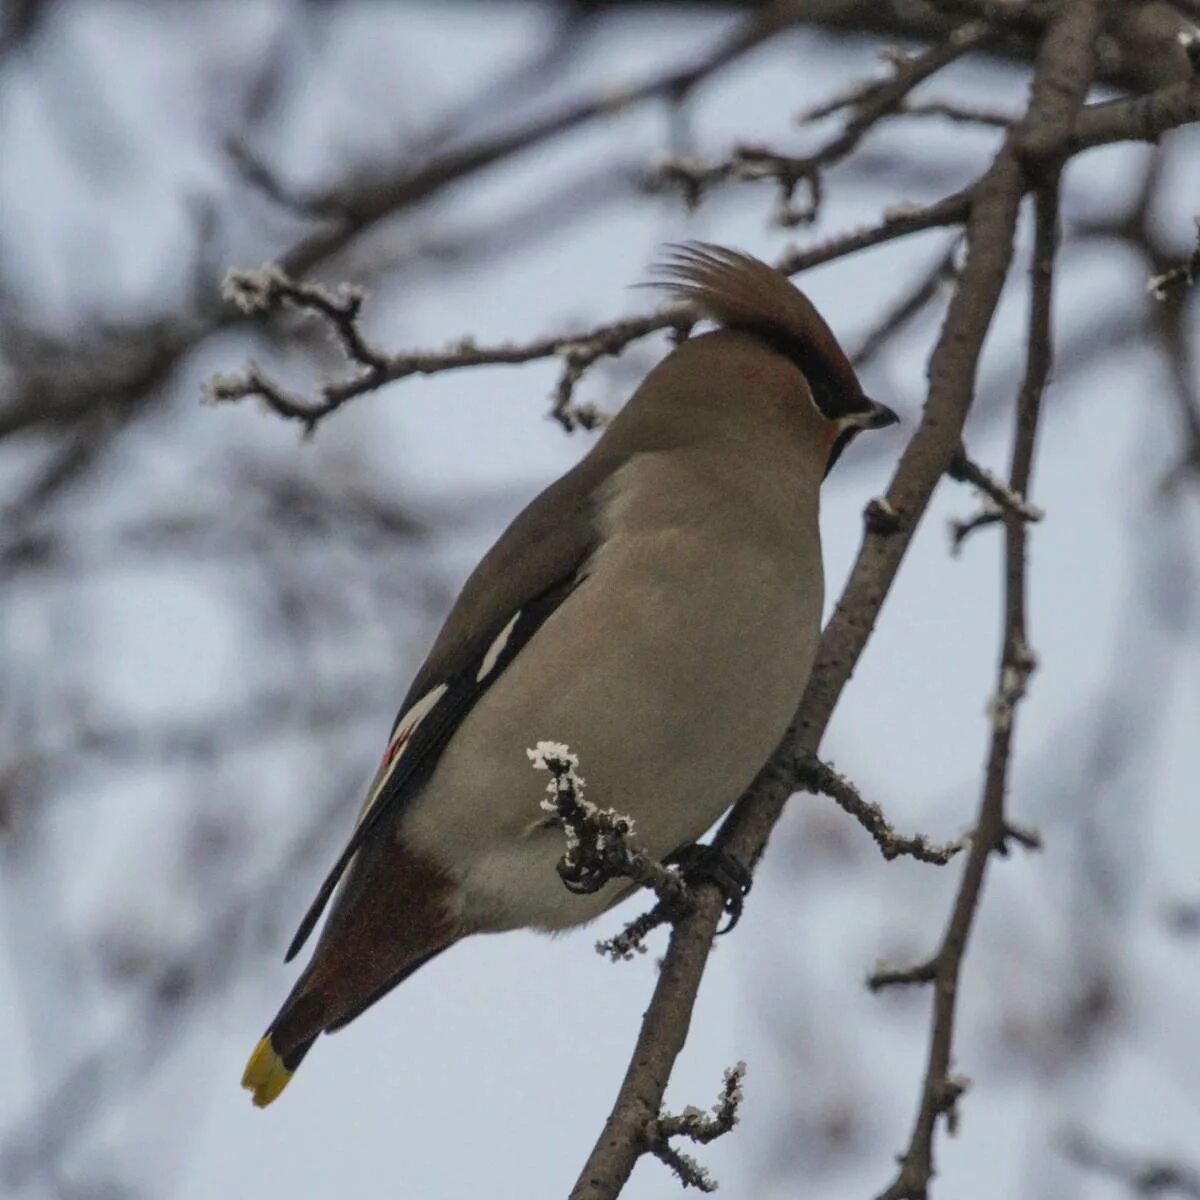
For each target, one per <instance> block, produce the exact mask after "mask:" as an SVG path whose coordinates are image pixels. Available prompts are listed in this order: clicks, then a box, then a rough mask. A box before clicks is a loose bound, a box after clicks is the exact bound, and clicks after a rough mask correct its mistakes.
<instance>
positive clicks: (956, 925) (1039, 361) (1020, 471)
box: [869, 0, 1098, 1200]
mask: <svg viewBox="0 0 1200 1200" xmlns="http://www.w3.org/2000/svg"><path fill="white" fill-rule="evenodd" d="M1097 9H1098V5H1097V4H1094V3H1090V2H1089V0H1080V2H1079V3H1077V4H1075V5H1074V6H1072V7H1070V8H1069V9H1067V10H1064V15H1063V16H1062V17H1061V18H1060V19H1059V22H1058V23H1057V24H1056V26H1054V27H1052V31H1051V33H1050V34H1048V35H1047V39H1046V43H1045V45H1044V47H1043V53H1044V54H1046V55H1049V54H1050V53H1051V49H1052V48H1054V49H1057V50H1058V53H1059V54H1060V55H1065V54H1067V53H1068V52H1069V51H1070V50H1071V49H1074V51H1075V54H1076V56H1077V57H1076V62H1075V64H1073V65H1074V72H1073V73H1074V75H1075V79H1074V81H1073V82H1074V86H1073V87H1072V86H1071V84H1070V83H1069V82H1067V80H1070V78H1071V76H1070V74H1067V75H1066V80H1062V81H1061V82H1062V84H1063V87H1064V90H1063V91H1062V92H1060V93H1059V94H1058V97H1057V99H1058V100H1059V101H1060V102H1061V98H1062V96H1063V95H1066V96H1067V97H1069V96H1070V95H1071V94H1072V93H1073V94H1074V95H1075V96H1076V97H1077V102H1078V100H1080V99H1082V96H1083V94H1084V93H1085V92H1086V88H1087V73H1086V64H1087V62H1088V56H1090V53H1091V44H1092V38H1094V36H1095V26H1096V23H1097V20H1098V11H1097ZM1055 33H1057V34H1058V37H1055ZM1059 39H1061V41H1062V42H1063V43H1065V44H1064V45H1062V46H1061V47H1060V46H1059V45H1058V42H1059ZM1050 61H1051V62H1053V61H1054V60H1050ZM1080 64H1082V65H1083V67H1084V70H1082V71H1080V70H1079V65H1080ZM1067 66H1068V68H1070V66H1071V64H1067ZM1049 74H1050V72H1049V71H1048V72H1047V75H1049ZM1035 102H1036V92H1035ZM1031 124H1032V122H1031ZM1058 237H1059V233H1058V180H1057V177H1055V178H1054V180H1053V181H1052V182H1050V183H1047V184H1045V185H1043V188H1042V189H1041V190H1040V191H1039V192H1038V196H1037V233H1036V237H1035V244H1034V250H1033V262H1032V264H1031V270H1030V276H1031V291H1032V302H1031V305H1030V318H1029V335H1028V360H1027V363H1026V374H1025V380H1024V383H1023V384H1022V387H1021V394H1020V397H1019V398H1018V401H1017V417H1016V438H1015V441H1014V446H1013V459H1012V467H1011V470H1010V472H1009V485H1008V491H1009V492H1010V493H1012V494H1013V495H1015V496H1022V497H1023V496H1024V495H1025V494H1026V493H1027V492H1028V490H1029V481H1030V476H1031V474H1032V470H1033V450H1034V441H1035V438H1036V436H1037V428H1038V417H1039V414H1040V409H1041V400H1042V394H1043V392H1044V391H1045V387H1046V380H1047V379H1048V378H1049V374H1050V364H1051V358H1052V353H1053V335H1052V331H1051V307H1052V287H1053V264H1054V256H1055V252H1056V250H1057V247H1058ZM1005 518H1006V520H1005V530H1006V534H1007V536H1006V540H1005V627H1004V646H1003V652H1002V655H1001V662H1000V672H999V681H998V684H997V688H996V694H995V696H994V698H993V700H992V703H991V718H992V742H991V748H990V750H989V753H988V762H987V768H986V772H985V776H984V788H983V798H982V800H981V801H980V806H979V820H978V822H977V823H976V827H975V832H974V835H973V837H972V840H971V851H970V854H969V855H968V856H967V863H966V867H965V869H964V871H963V877H962V881H961V883H960V885H959V890H958V895H957V896H956V898H955V901H954V907H953V910H952V912H951V916H950V921H949V923H948V925H947V927H946V931H945V934H944V936H943V938H942V943H941V946H940V947H939V949H938V952H937V954H935V955H934V957H933V959H932V960H931V961H930V962H929V963H925V964H922V966H921V967H919V968H916V969H914V971H910V972H907V973H906V972H877V973H876V974H875V975H873V976H872V977H871V979H870V981H869V985H870V986H871V987H872V989H873V990H878V989H879V988H880V987H883V986H887V985H888V984H896V983H908V982H924V981H929V982H933V983H934V984H935V985H936V986H935V989H934V1001H933V1033H932V1035H931V1037H930V1044H929V1058H928V1064H927V1067H926V1072H925V1082H924V1085H923V1087H922V1092H921V1102H920V1106H919V1108H918V1112H917V1119H916V1123H915V1124H914V1126H913V1131H912V1136H911V1138H910V1139H909V1143H908V1148H907V1149H906V1150H905V1152H904V1155H903V1156H902V1157H901V1159H900V1170H899V1172H898V1173H897V1175H896V1177H895V1179H894V1180H893V1181H892V1183H891V1184H890V1185H889V1186H888V1187H887V1188H886V1189H885V1190H884V1191H883V1192H882V1193H881V1195H880V1200H925V1198H926V1196H927V1194H928V1188H929V1182H930V1180H931V1179H932V1177H933V1174H934V1154H933V1140H934V1134H935V1131H936V1127H937V1122H938V1118H939V1117H942V1116H945V1117H946V1118H947V1121H948V1122H950V1123H951V1128H953V1120H954V1105H955V1103H956V1101H957V1099H958V1097H959V1096H960V1095H961V1094H962V1091H963V1084H962V1081H961V1080H960V1079H958V1078H956V1077H954V1076H951V1074H950V1063H951V1060H952V1052H953V1041H954V1025H955V1015H956V1007H957V1001H958V985H959V978H960V974H961V970H962V962H963V957H964V955H965V953H966V948H967V942H968V939H969V938H970V935H971V929H972V926H973V924H974V919H975V913H976V911H977V908H978V905H979V898H980V895H981V893H982V889H983V880H984V876H985V874H986V871H987V864H988V860H989V858H990V857H991V855H992V853H993V852H995V851H999V850H1000V849H1001V848H1002V847H1003V846H1004V844H1005V841H1006V838H1007V837H1009V836H1010V835H1011V833H1012V827H1011V826H1010V825H1009V823H1008V821H1007V818H1006V816H1005V808H1004V805H1005V795H1006V792H1007V787H1008V771H1009V762H1010V757H1011V753H1012V738H1013V731H1014V724H1015V714H1016V705H1017V703H1018V702H1019V701H1020V699H1021V698H1022V697H1023V696H1024V694H1025V688H1026V684H1027V682H1028V679H1029V676H1030V674H1031V672H1032V671H1033V669H1034V666H1035V662H1036V660H1035V658H1034V656H1033V654H1032V653H1031V652H1030V650H1029V645H1028V641H1027V635H1026V618H1025V603H1026V601H1025V570H1026V563H1025V537H1026V532H1027V521H1026V518H1025V516H1024V514H1023V513H1021V512H1020V511H1009V512H1007V513H1006V514H1005Z"/></svg>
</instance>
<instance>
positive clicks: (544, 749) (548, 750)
mask: <svg viewBox="0 0 1200 1200" xmlns="http://www.w3.org/2000/svg"><path fill="white" fill-rule="evenodd" d="M525 753H526V754H528V755H529V761H530V763H531V764H532V765H533V769H534V770H535V771H549V772H550V775H551V779H550V782H549V783H548V784H547V785H546V796H545V798H544V799H543V800H542V802H541V807H542V808H543V810H545V811H546V812H548V813H553V814H554V818H555V820H556V821H557V822H558V823H559V824H561V826H562V829H563V833H564V835H565V837H566V850H565V852H564V853H563V856H562V858H561V859H560V860H559V862H558V874H559V876H560V878H561V879H562V881H563V884H564V885H565V886H566V887H567V889H568V890H569V891H572V892H575V893H577V894H580V895H590V894H592V893H593V892H598V891H599V890H600V889H601V888H602V887H604V885H605V884H606V883H609V882H611V881H612V880H614V879H632V880H633V881H634V882H635V883H637V884H639V885H640V886H642V887H648V888H650V889H651V890H652V891H653V892H654V894H655V895H656V896H657V897H658V899H659V902H660V903H661V904H662V905H664V906H665V907H666V909H667V911H668V912H669V913H671V914H674V915H683V914H684V913H686V912H688V911H690V909H691V900H690V898H689V896H688V891H687V885H686V884H685V883H684V881H683V878H682V876H681V875H680V874H679V872H678V871H673V870H671V869H670V868H669V867H664V866H663V864H662V863H660V862H658V861H657V860H656V859H653V858H651V857H650V856H649V855H648V854H644V853H643V852H642V851H641V850H639V849H638V848H637V845H636V843H635V842H634V840H633V818H632V817H628V816H625V815H623V814H622V813H619V812H617V811H616V810H615V809H611V808H598V807H597V806H596V805H595V804H593V803H592V802H591V801H590V800H587V799H585V798H584V795H583V789H584V787H585V780H584V779H583V778H582V777H581V776H580V774H579V756H578V755H577V754H574V753H572V751H571V749H570V747H568V746H566V745H564V744H563V743H561V742H538V743H537V745H536V746H534V747H533V749H531V750H526V752H525Z"/></svg>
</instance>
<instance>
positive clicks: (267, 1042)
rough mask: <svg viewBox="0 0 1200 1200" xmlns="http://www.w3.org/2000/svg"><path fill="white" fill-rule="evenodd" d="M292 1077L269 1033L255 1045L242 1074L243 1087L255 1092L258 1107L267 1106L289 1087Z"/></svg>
mask: <svg viewBox="0 0 1200 1200" xmlns="http://www.w3.org/2000/svg"><path fill="white" fill-rule="evenodd" d="M291 1077H292V1073H291V1071H289V1070H288V1069H287V1067H285V1066H284V1065H283V1059H282V1058H280V1057H279V1055H278V1054H276V1053H275V1048H274V1047H273V1046H272V1045H271V1037H270V1035H269V1034H268V1035H267V1036H266V1037H265V1038H263V1039H262V1041H261V1042H259V1043H258V1045H257V1046H255V1047H254V1053H253V1054H251V1055H250V1061H249V1062H248V1063H247V1064H246V1070H245V1073H244V1074H243V1075H242V1087H244V1088H245V1089H246V1090H247V1091H249V1092H252V1093H253V1096H252V1097H251V1098H252V1099H253V1101H254V1103H255V1105H257V1107H259V1108H266V1106H267V1105H268V1104H270V1103H271V1101H272V1100H274V1099H275V1098H276V1097H277V1096H278V1095H279V1093H280V1092H282V1091H283V1089H284V1088H285V1087H287V1085H288V1081H289V1080H290V1079H291Z"/></svg>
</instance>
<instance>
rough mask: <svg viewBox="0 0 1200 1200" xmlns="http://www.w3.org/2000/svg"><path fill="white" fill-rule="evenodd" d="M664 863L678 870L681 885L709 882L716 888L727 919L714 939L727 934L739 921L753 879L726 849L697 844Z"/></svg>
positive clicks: (677, 852) (680, 851) (684, 849)
mask: <svg viewBox="0 0 1200 1200" xmlns="http://www.w3.org/2000/svg"><path fill="white" fill-rule="evenodd" d="M667 861H668V863H670V864H671V865H673V866H677V867H678V868H679V872H680V874H681V875H682V876H683V878H684V881H685V882H687V883H689V884H694V883H711V884H713V885H715V886H716V887H717V888H718V890H719V891H720V893H721V896H722V899H723V900H724V902H725V903H724V908H725V912H726V914H727V915H728V917H729V920H728V921H727V922H726V924H725V928H724V929H718V930H717V935H718V936H720V935H721V934H723V933H728V932H729V931H730V930H731V929H732V928H733V927H734V926H735V925H736V924H737V923H738V921H739V920H741V916H742V909H743V907H744V906H745V899H746V895H747V893H748V892H749V891H750V884H751V883H752V882H753V876H751V874H750V872H749V871H748V870H747V869H746V868H745V867H744V866H743V865H742V864H741V863H740V862H738V860H737V859H736V858H734V857H733V855H732V854H730V853H729V852H728V851H727V850H722V849H721V848H720V847H719V846H708V845H704V844H703V843H699V842H698V843H696V844H695V845H692V846H685V847H684V848H683V849H682V850H678V851H676V852H675V853H674V854H672V855H671V857H670V858H669V859H668V860H667Z"/></svg>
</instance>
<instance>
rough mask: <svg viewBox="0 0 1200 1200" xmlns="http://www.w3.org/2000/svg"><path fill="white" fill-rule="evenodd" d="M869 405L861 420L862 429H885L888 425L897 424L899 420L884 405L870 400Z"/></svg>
mask: <svg viewBox="0 0 1200 1200" xmlns="http://www.w3.org/2000/svg"><path fill="white" fill-rule="evenodd" d="M870 405H871V407H870V408H869V409H867V412H866V414H865V416H864V418H863V423H862V428H863V429H886V428H887V427H888V426H889V425H896V424H899V421H900V418H899V417H898V416H896V414H895V413H894V412H893V411H892V410H891V409H890V408H888V406H887V405H886V404H880V403H879V401H878V400H872V401H871V402H870Z"/></svg>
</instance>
